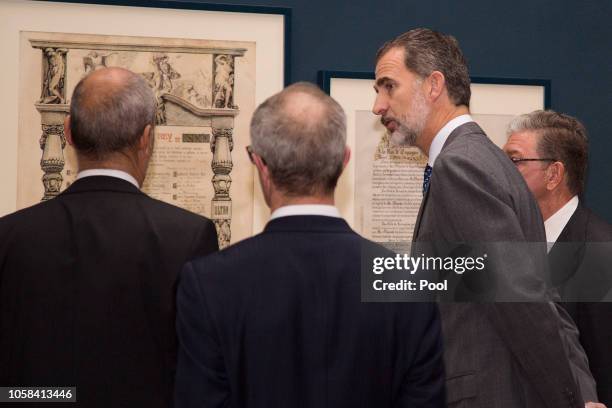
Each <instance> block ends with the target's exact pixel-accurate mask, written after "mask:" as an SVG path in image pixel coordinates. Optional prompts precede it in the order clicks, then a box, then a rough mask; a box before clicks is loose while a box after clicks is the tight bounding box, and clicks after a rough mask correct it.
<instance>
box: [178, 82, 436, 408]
mask: <svg viewBox="0 0 612 408" xmlns="http://www.w3.org/2000/svg"><path fill="white" fill-rule="evenodd" d="M251 139H252V147H251V146H249V147H248V148H247V151H248V154H249V157H250V158H251V160H252V161H253V163H254V165H255V167H256V168H257V172H258V174H259V180H260V183H261V188H262V191H263V195H264V197H265V200H266V203H267V204H268V206H269V207H270V210H271V211H272V215H271V220H270V222H269V223H268V224H267V225H266V227H265V230H264V232H263V233H261V234H259V235H256V236H255V237H252V238H250V239H247V240H245V241H242V242H239V243H238V244H236V245H234V246H232V247H229V248H227V249H226V250H224V251H221V252H219V253H217V254H213V255H211V256H208V257H205V258H203V259H198V260H196V261H193V262H190V263H188V264H187V265H186V267H185V269H184V270H183V272H182V275H181V283H180V285H179V291H178V295H177V308H178V315H177V330H178V333H179V342H180V348H179V360H178V368H177V378H176V394H175V395H176V398H175V402H176V406H177V407H221V406H235V407H242V406H249V407H262V408H263V407H266V408H267V407H313V408H314V407H354V406H365V407H432V408H433V407H442V406H443V405H444V391H443V390H444V374H443V371H444V370H443V366H442V358H441V356H442V349H441V339H440V322H439V316H438V311H437V308H436V306H435V304H431V303H404V304H401V303H399V304H393V303H383V304H374V303H362V302H361V285H360V282H361V280H360V276H361V275H360V273H361V269H360V268H361V261H362V250H365V249H366V248H368V249H371V248H374V250H377V249H378V250H379V251H381V250H382V248H379V247H376V246H375V244H373V243H371V242H369V241H367V240H365V239H364V238H362V237H360V236H359V235H357V234H356V233H355V232H354V231H352V230H351V228H350V227H349V226H348V224H347V223H346V222H345V221H344V220H343V219H342V218H340V214H339V212H338V210H337V209H336V207H335V206H334V189H335V187H336V182H337V181H338V177H339V176H340V173H341V172H342V170H343V168H344V166H345V165H346V163H347V162H348V160H349V155H350V153H349V149H348V148H347V146H346V119H345V115H344V112H343V111H342V108H341V107H340V106H339V105H338V103H337V102H336V101H334V100H333V99H332V98H330V97H329V96H328V95H326V94H324V93H323V92H322V91H321V90H320V89H318V88H317V87H316V86H314V85H311V84H307V83H298V84H295V85H292V86H290V87H288V88H286V89H285V90H283V91H282V92H280V93H278V94H276V95H274V96H272V97H270V98H269V99H268V100H266V101H265V102H264V103H263V104H261V105H260V106H259V107H258V108H257V110H256V111H255V113H254V116H253V119H252V122H251ZM368 253H371V252H368ZM384 253H385V254H387V253H388V252H387V251H384Z"/></svg>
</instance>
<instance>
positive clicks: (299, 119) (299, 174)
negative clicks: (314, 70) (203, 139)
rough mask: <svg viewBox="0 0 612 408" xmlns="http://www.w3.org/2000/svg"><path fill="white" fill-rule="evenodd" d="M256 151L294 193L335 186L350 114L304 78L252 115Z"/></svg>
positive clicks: (325, 190)
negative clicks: (347, 117)
mask: <svg viewBox="0 0 612 408" xmlns="http://www.w3.org/2000/svg"><path fill="white" fill-rule="evenodd" d="M251 140H252V144H253V151H254V152H255V153H256V154H258V155H259V156H261V158H262V159H263V160H264V161H265V163H266V165H267V166H268V169H269V171H270V176H271V178H272V181H273V182H274V185H275V186H276V187H277V188H279V189H280V190H281V191H283V193H285V194H287V195H290V196H309V195H315V194H321V193H322V194H329V193H331V192H333V191H334V189H335V187H336V183H337V181H338V178H339V177H340V174H341V173H342V166H343V161H344V151H345V148H346V117H345V115H344V111H343V110H342V107H340V105H339V104H338V102H336V101H335V100H333V99H332V98H331V97H330V96H328V95H326V94H325V93H323V92H322V91H321V90H320V89H319V88H318V87H317V86H315V85H313V84H310V83H307V82H300V83H297V84H294V85H291V86H289V87H287V88H285V89H284V90H283V91H281V92H280V93H277V94H276V95H274V96H272V97H270V98H268V99H267V100H266V101H265V102H263V103H262V104H261V105H259V107H258V108H257V109H256V110H255V113H254V114H253V119H252V120H251Z"/></svg>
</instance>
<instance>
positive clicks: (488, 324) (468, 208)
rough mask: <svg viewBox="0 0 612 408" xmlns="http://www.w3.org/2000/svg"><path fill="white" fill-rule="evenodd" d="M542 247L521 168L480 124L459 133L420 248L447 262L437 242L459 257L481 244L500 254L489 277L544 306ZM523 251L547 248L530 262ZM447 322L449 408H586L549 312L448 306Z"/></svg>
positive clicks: (443, 165) (447, 151) (441, 162)
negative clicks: (460, 248) (461, 248)
mask: <svg viewBox="0 0 612 408" xmlns="http://www.w3.org/2000/svg"><path fill="white" fill-rule="evenodd" d="M545 239H546V238H545V233H544V225H543V222H542V217H541V215H540V211H539V208H538V206H537V203H536V202H535V200H534V199H533V197H532V195H531V193H530V192H529V190H528V188H527V185H526V184H525V182H524V180H523V178H522V177H521V175H520V173H519V172H518V171H517V169H516V168H515V166H514V164H512V162H511V161H510V160H509V159H508V157H507V156H506V155H505V154H504V153H503V152H502V151H501V150H500V149H499V148H498V147H496V146H495V145H494V144H493V143H492V142H491V141H490V140H489V139H488V138H487V136H486V135H485V134H484V132H483V131H482V129H481V128H480V127H479V126H478V125H477V124H476V123H474V122H470V123H466V124H463V125H461V126H459V127H458V128H457V129H455V130H454V131H453V132H452V133H451V134H450V136H449V137H448V139H447V141H446V143H445V145H444V147H443V149H442V151H441V153H440V155H439V156H438V157H437V159H436V162H435V163H434V168H433V173H432V176H431V181H430V187H429V191H428V192H427V194H426V195H425V197H424V198H423V203H422V205H421V209H420V211H419V216H418V218H417V222H416V226H415V232H414V240H415V241H416V242H415V245H416V246H419V247H421V248H428V249H429V250H430V253H429V254H430V255H434V256H447V255H448V253H440V251H439V248H440V246H439V244H440V243H444V244H445V245H442V246H441V247H444V248H446V249H447V250H449V251H451V252H452V250H453V248H450V247H449V246H452V245H453V243H457V244H459V243H464V242H468V243H474V242H480V243H482V245H483V246H481V247H480V248H485V249H486V250H487V251H488V252H489V254H494V256H491V255H490V256H489V260H488V261H487V262H489V261H492V262H493V264H494V266H493V267H492V268H489V269H487V273H488V274H490V276H493V277H494V278H495V279H497V281H498V282H504V283H505V284H506V285H505V286H508V287H512V288H513V291H514V292H515V293H514V294H515V295H520V296H521V298H524V299H526V300H527V299H529V300H542V299H545V298H546V288H545V286H544V284H543V282H542V281H540V280H539V279H538V277H537V276H535V275H534V274H535V272H536V271H538V270H541V269H542V268H544V267H545V265H546V250H545V245H544V244H543V243H544V242H545ZM509 242H512V243H513V244H512V245H511V244H509ZM521 242H540V243H542V245H541V246H540V247H539V250H538V247H537V246H534V248H535V250H530V253H529V254H526V253H523V252H521V250H522V249H524V247H519V246H517V245H515V244H516V243H521ZM449 244H450V245H449ZM475 255H479V256H482V254H475ZM440 313H441V317H442V332H443V335H444V349H445V350H444V353H445V356H444V361H445V366H446V375H447V395H448V404H449V406H451V407H470V408H479V407H482V408H485V407H496V408H531V407H538V408H542V407H549V408H560V407H576V408H577V407H580V406H582V404H581V396H580V394H579V391H578V389H577V387H576V383H575V381H574V378H573V376H572V372H571V370H570V366H569V363H568V359H567V358H566V355H565V349H564V344H563V342H562V340H561V337H560V335H559V332H560V330H561V328H560V323H559V316H558V314H557V313H556V310H555V308H554V305H553V304H552V303H499V302H498V303H492V302H488V303H484V304H479V303H442V304H440Z"/></svg>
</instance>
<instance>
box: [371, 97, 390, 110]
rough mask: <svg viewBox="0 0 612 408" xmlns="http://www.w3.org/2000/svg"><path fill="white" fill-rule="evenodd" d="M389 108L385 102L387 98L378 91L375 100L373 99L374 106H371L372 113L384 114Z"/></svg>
mask: <svg viewBox="0 0 612 408" xmlns="http://www.w3.org/2000/svg"><path fill="white" fill-rule="evenodd" d="M387 109H389V103H388V102H387V98H386V97H385V96H383V95H381V94H380V93H378V94H377V95H376V100H375V101H374V106H373V107H372V113H374V114H375V115H384V114H385V113H386V112H387Z"/></svg>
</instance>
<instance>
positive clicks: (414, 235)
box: [412, 179, 431, 241]
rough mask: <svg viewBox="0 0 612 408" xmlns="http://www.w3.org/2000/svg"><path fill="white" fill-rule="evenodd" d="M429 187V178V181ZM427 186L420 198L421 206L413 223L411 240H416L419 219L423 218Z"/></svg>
mask: <svg viewBox="0 0 612 408" xmlns="http://www.w3.org/2000/svg"><path fill="white" fill-rule="evenodd" d="M429 183H430V187H431V179H430V181H429ZM429 190H430V189H429V188H428V189H427V191H426V192H425V195H424V196H423V199H422V200H421V206H420V207H419V214H418V215H417V219H416V222H415V223H414V231H413V233H412V241H416V240H417V238H418V237H419V230H420V228H421V220H422V219H423V211H424V210H425V204H426V203H427V197H429Z"/></svg>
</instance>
